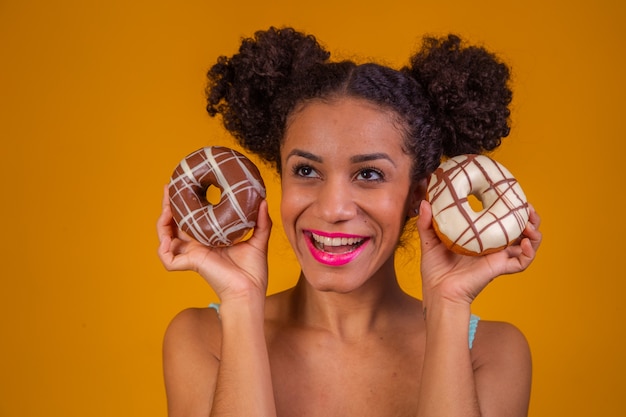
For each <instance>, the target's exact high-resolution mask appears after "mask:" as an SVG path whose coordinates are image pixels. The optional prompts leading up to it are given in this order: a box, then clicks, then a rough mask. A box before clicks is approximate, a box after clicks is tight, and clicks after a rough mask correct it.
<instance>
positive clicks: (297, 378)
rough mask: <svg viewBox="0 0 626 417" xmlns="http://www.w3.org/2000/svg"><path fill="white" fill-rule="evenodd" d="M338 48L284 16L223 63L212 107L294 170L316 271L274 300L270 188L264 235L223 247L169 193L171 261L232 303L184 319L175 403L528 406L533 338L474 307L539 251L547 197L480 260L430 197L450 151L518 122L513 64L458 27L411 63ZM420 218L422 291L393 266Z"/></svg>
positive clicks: (494, 140)
mask: <svg viewBox="0 0 626 417" xmlns="http://www.w3.org/2000/svg"><path fill="white" fill-rule="evenodd" d="M329 55H330V54H329V53H328V52H326V51H325V50H324V49H323V48H322V47H321V46H320V45H319V44H318V42H317V41H316V40H315V38H314V37H312V36H307V35H305V34H302V33H299V32H297V31H295V30H293V29H291V28H283V29H275V28H270V29H269V30H267V31H262V32H257V33H256V34H255V36H254V37H253V38H250V39H245V40H244V41H243V43H242V45H241V48H240V50H239V52H238V53H237V54H235V55H233V56H232V57H221V58H220V59H219V60H218V62H217V63H216V64H215V65H214V66H213V67H212V68H211V70H210V71H209V74H208V76H209V86H208V88H207V93H208V94H207V95H208V106H207V109H208V112H209V114H211V115H212V116H214V115H216V114H220V115H221V116H222V117H223V121H224V124H225V126H226V128H227V129H229V130H230V131H231V132H232V134H233V135H234V136H235V137H236V138H237V139H238V140H239V142H240V143H241V144H242V146H243V147H245V148H246V149H247V150H248V151H250V152H253V153H256V154H258V155H260V156H261V157H262V158H263V159H264V160H266V161H267V162H268V163H269V164H271V165H272V166H274V167H275V168H276V169H277V170H278V172H279V174H280V178H281V184H282V201H281V217H282V223H283V226H284V229H285V233H286V235H287V237H288V239H289V242H290V244H291V246H292V248H293V251H294V252H295V255H296V257H297V259H298V262H299V263H300V266H301V274H300V277H299V280H298V282H297V284H296V285H295V287H293V288H291V289H288V290H286V291H284V292H281V293H278V294H274V295H271V296H269V297H266V289H267V282H268V276H269V275H270V274H271V271H268V267H267V248H268V245H267V243H268V239H269V235H270V229H271V220H270V218H269V216H268V211H267V204H266V203H265V202H263V203H262V205H261V209H260V214H259V218H258V221H257V226H256V228H255V230H254V234H253V236H252V237H251V238H250V239H249V240H248V241H246V242H242V243H239V244H236V245H234V246H232V247H227V248H208V247H205V246H203V245H201V244H199V243H198V242H196V241H194V240H193V239H191V238H190V237H189V236H187V235H185V234H183V233H182V232H180V231H179V230H178V229H177V228H176V225H175V223H174V222H173V221H172V216H171V212H170V208H169V204H168V199H167V195H166V196H165V197H164V200H163V212H162V215H161V217H160V219H159V221H158V225H157V228H158V233H159V238H160V242H161V244H160V247H159V256H160V258H161V260H162V262H163V264H164V265H165V267H166V268H167V269H168V270H194V271H197V272H198V273H199V274H200V275H201V276H202V277H203V278H204V279H205V280H206V281H207V282H208V283H209V284H210V285H211V287H212V288H213V289H214V290H215V292H216V293H217V295H218V296H219V298H220V306H219V311H217V310H216V309H209V308H207V309H188V310H185V311H183V312H181V313H180V314H179V315H178V316H177V317H176V318H175V319H174V320H173V321H172V323H171V325H170V327H169V328H168V331H167V333H166V336H165V341H164V370H165V383H166V389H167V396H168V408H169V413H170V416H209V415H210V416H238V417H244V416H255V417H256V416H297V417H300V416H337V417H339V416H340V417H346V416H355V417H356V416H358V417H364V416H375V417H383V416H393V417H398V416H411V417H415V416H463V417H470V416H498V417H505V416H524V415H526V414H527V409H528V402H529V393H530V382H531V361H530V354H529V348H528V345H527V343H526V340H525V338H524V337H523V335H522V334H521V333H520V332H519V331H518V330H517V329H516V328H515V327H513V326H512V325H509V324H506V323H500V322H488V321H480V322H479V323H478V324H477V318H476V317H474V316H472V315H471V312H470V306H471V303H472V301H473V300H474V298H475V297H476V296H477V295H478V294H479V293H480V291H481V290H482V289H483V288H484V287H485V286H486V285H487V284H488V283H489V282H490V281H492V280H493V279H494V278H496V277H497V276H499V275H503V274H510V273H516V272H520V271H522V270H524V269H525V268H526V267H528V265H529V264H530V263H531V262H532V260H533V258H534V257H535V253H536V251H537V249H538V247H539V244H540V242H541V234H540V232H539V231H538V226H539V218H538V216H537V214H536V213H535V212H534V210H532V209H531V216H530V222H529V224H528V226H527V228H526V230H525V231H524V236H523V238H522V239H521V240H520V241H519V243H517V244H514V245H512V246H510V247H509V248H507V249H504V250H502V251H500V252H497V253H493V254H490V255H487V256H483V257H466V256H460V255H456V254H454V253H452V252H450V251H448V250H447V249H446V247H445V246H444V245H443V244H442V243H441V241H440V240H439V239H438V238H437V235H436V234H435V232H434V230H433V227H432V217H431V209H430V206H429V204H428V203H427V202H425V201H424V200H423V198H424V193H425V184H426V178H427V177H428V176H429V174H431V173H432V172H433V171H434V169H435V168H436V167H437V166H438V165H439V163H440V161H441V159H442V158H444V157H452V156H455V155H458V154H464V153H480V152H485V151H489V150H492V149H495V148H496V147H497V146H499V145H500V141H501V138H503V137H505V136H507V135H508V132H509V127H508V117H509V110H508V105H509V103H510V101H511V91H510V89H509V88H508V79H509V71H508V68H507V67H506V65H504V64H503V63H501V62H500V61H499V60H498V59H497V58H496V57H495V56H493V55H492V54H491V53H489V52H487V51H486V50H484V49H482V48H477V47H472V46H470V47H465V46H464V45H462V44H461V41H460V39H459V38H457V37H456V36H452V35H450V36H448V37H446V38H443V39H433V38H427V39H425V42H424V45H423V48H422V49H421V50H420V51H419V52H417V53H416V54H415V55H414V56H413V57H412V58H411V63H410V65H409V66H407V67H406V68H402V69H400V70H395V69H392V68H389V67H386V66H381V65H378V64H373V63H366V64H356V63H354V62H349V61H342V62H332V61H331V60H330V59H329ZM411 223H413V224H414V225H416V227H417V231H418V233H419V239H420V247H421V282H422V288H423V300H418V299H415V298H413V297H411V296H409V295H407V294H406V293H404V292H403V291H402V289H401V288H400V286H399V285H398V282H397V279H396V272H395V270H394V252H395V250H396V249H397V247H398V246H399V244H400V243H401V241H402V238H403V233H405V232H406V229H407V225H409V224H411ZM416 279H417V277H416ZM474 330H475V332H474Z"/></svg>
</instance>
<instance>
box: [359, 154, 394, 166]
mask: <svg viewBox="0 0 626 417" xmlns="http://www.w3.org/2000/svg"><path fill="white" fill-rule="evenodd" d="M377 159H386V160H387V161H389V162H391V164H392V165H393V166H394V167H395V166H396V164H395V163H394V162H393V160H392V159H391V157H389V155H387V154H386V153H384V152H378V153H367V154H363V155H354V156H353V157H351V158H350V162H352V163H353V164H354V163H359V162H368V161H376V160H377Z"/></svg>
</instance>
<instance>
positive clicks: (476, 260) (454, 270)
mask: <svg viewBox="0 0 626 417" xmlns="http://www.w3.org/2000/svg"><path fill="white" fill-rule="evenodd" d="M539 224H540V218H539V215H538V214H537V212H536V211H535V209H534V208H533V207H532V206H530V217H529V221H528V224H527V225H526V228H525V229H524V232H523V234H522V237H521V239H520V240H519V242H517V243H514V244H512V245H510V246H508V247H507V248H505V249H502V250H501V251H498V252H495V253H491V254H488V255H484V256H466V255H459V254H456V253H454V252H452V251H450V250H449V249H448V248H447V247H446V246H445V245H444V244H443V242H441V240H440V239H439V237H438V236H437V234H436V232H435V230H434V228H433V224H432V210H431V206H430V204H429V203H428V202H427V201H425V200H424V201H422V203H421V207H420V215H419V218H418V219H417V229H418V232H419V236H420V242H421V243H420V244H421V273H422V287H423V291H424V297H426V296H427V294H431V293H433V292H436V293H438V294H439V295H440V296H443V297H445V298H447V299H448V300H449V301H453V302H460V303H468V304H470V303H471V302H472V301H473V300H474V299H475V298H476V296H477V295H478V294H479V293H480V292H481V291H482V290H483V289H484V288H485V287H486V286H487V285H488V284H489V283H490V282H491V281H492V280H493V279H494V278H496V277H498V276H500V275H505V274H514V273H516V272H521V271H523V270H525V269H526V268H528V266H529V265H530V264H531V263H532V261H533V260H534V258H535V255H536V253H537V250H538V249H539V246H540V244H541V240H542V235H541V232H540V231H539Z"/></svg>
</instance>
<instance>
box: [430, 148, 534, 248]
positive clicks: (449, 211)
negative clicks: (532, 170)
mask: <svg viewBox="0 0 626 417" xmlns="http://www.w3.org/2000/svg"><path fill="white" fill-rule="evenodd" d="M469 195H474V196H476V197H477V198H478V199H479V200H480V201H481V202H482V204H483V209H482V210H481V211H474V210H473V209H472V207H471V206H470V204H469V201H468V199H467V197H468V196H469ZM428 199H429V201H430V203H431V205H432V209H433V217H434V219H435V222H436V224H437V228H438V229H439V232H440V233H442V234H443V235H444V236H446V237H447V239H448V240H449V241H451V242H452V249H454V247H455V246H458V247H461V248H462V249H463V250H465V251H468V252H471V253H475V254H482V253H484V252H485V251H492V250H496V249H500V248H504V247H506V246H507V245H509V244H510V243H511V242H513V241H514V240H515V239H517V238H518V237H519V236H520V235H521V234H522V232H523V230H524V228H525V227H526V223H527V222H528V216H529V210H528V202H527V200H526V196H525V195H524V192H523V190H522V188H521V186H520V185H519V183H518V182H517V180H516V179H515V178H514V177H513V175H511V173H510V172H509V171H508V170H507V169H506V168H505V167H504V166H502V164H500V163H498V162H496V161H494V160H493V159H491V158H489V157H487V156H484V155H460V156H457V157H454V158H450V159H449V160H447V161H445V162H444V163H442V164H441V166H440V167H439V168H438V169H437V170H436V171H435V173H433V175H432V176H431V178H430V181H429V184H428Z"/></svg>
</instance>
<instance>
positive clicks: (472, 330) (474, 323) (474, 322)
mask: <svg viewBox="0 0 626 417" xmlns="http://www.w3.org/2000/svg"><path fill="white" fill-rule="evenodd" d="M209 308H212V309H213V310H215V311H217V315H218V317H219V315H220V305H219V303H211V304H209ZM479 320H480V317H478V316H477V315H475V314H472V315H471V316H470V323H469V347H470V349H471V348H472V346H473V344H474V337H476V328H477V327H478V321H479Z"/></svg>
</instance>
